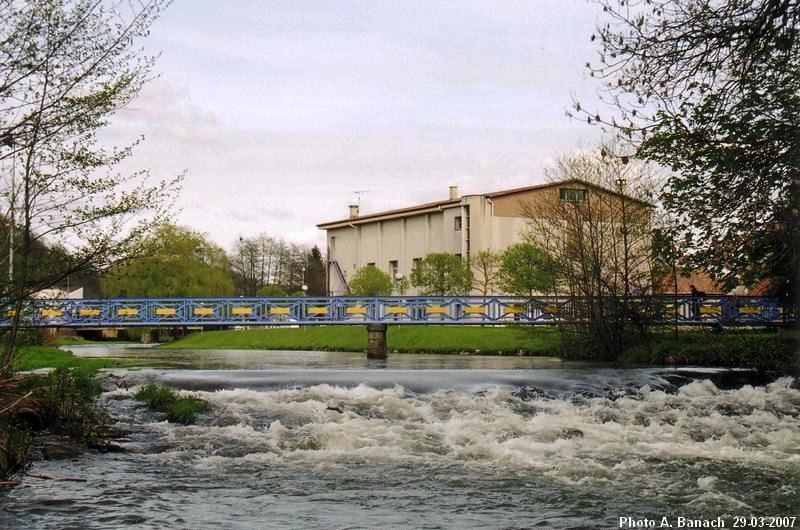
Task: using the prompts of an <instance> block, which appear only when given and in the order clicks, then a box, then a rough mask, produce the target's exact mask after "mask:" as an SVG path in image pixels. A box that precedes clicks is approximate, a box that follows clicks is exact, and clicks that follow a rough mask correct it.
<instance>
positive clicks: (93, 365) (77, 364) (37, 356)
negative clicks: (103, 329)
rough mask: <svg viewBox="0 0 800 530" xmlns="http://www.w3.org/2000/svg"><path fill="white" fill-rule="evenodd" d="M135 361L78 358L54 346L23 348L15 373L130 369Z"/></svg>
mask: <svg viewBox="0 0 800 530" xmlns="http://www.w3.org/2000/svg"><path fill="white" fill-rule="evenodd" d="M135 365H136V362H135V361H128V360H122V359H105V358H99V357H92V358H87V357H77V356H75V355H74V354H73V353H72V352H71V351H69V350H65V349H60V348H56V347H53V346H21V347H20V348H19V353H18V355H17V357H16V359H14V365H13V369H14V371H15V372H26V371H31V370H38V369H40V368H85V369H93V370H98V369H100V368H128V367H132V366H135Z"/></svg>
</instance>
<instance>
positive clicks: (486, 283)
mask: <svg viewBox="0 0 800 530" xmlns="http://www.w3.org/2000/svg"><path fill="white" fill-rule="evenodd" d="M470 265H471V266H472V270H473V271H474V272H473V277H474V279H475V283H476V284H477V289H478V290H479V291H480V292H481V294H482V295H483V296H487V295H490V294H492V293H494V292H495V287H496V285H497V280H498V278H499V273H500V256H499V255H498V254H497V253H496V252H492V251H491V250H481V251H480V252H477V253H476V254H473V255H472V256H470Z"/></svg>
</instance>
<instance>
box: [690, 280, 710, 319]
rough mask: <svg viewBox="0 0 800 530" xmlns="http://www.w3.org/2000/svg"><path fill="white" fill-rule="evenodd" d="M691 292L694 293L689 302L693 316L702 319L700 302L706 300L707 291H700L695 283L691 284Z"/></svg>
mask: <svg viewBox="0 0 800 530" xmlns="http://www.w3.org/2000/svg"><path fill="white" fill-rule="evenodd" d="M689 292H691V293H692V298H691V300H690V302H689V311H690V313H691V315H692V318H694V319H697V320H699V319H700V304H701V303H702V302H703V300H705V297H706V296H707V295H706V293H705V291H700V290H698V289H697V287H695V286H694V285H689Z"/></svg>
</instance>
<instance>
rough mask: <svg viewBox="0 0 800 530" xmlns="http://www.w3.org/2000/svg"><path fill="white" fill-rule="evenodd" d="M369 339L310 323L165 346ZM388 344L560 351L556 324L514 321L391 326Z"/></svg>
mask: <svg viewBox="0 0 800 530" xmlns="http://www.w3.org/2000/svg"><path fill="white" fill-rule="evenodd" d="M366 344H367V332H366V329H365V328H364V327H363V326H313V327H311V326H309V327H301V328H269V329H248V330H235V331H232V330H229V331H208V332H204V333H193V334H191V335H187V336H186V337H184V338H182V339H180V340H177V341H175V342H172V343H168V344H164V345H163V346H162V347H163V348H165V349H178V350H187V349H198V350H199V349H237V350H249V349H267V350H317V351H363V350H364V349H365V348H366ZM387 344H388V348H389V351H390V352H392V351H398V352H404V353H440V354H459V353H471V354H477V353H479V354H482V355H548V356H554V355H558V354H559V353H560V351H561V342H560V337H559V334H558V331H557V330H556V329H554V328H547V329H541V330H539V331H538V332H537V333H530V331H528V330H526V329H524V328H522V327H514V326H507V327H489V326H487V327H481V326H425V327H420V326H414V327H410V326H389V329H388V332H387Z"/></svg>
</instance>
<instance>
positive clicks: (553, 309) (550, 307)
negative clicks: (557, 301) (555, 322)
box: [542, 305, 558, 315]
mask: <svg viewBox="0 0 800 530" xmlns="http://www.w3.org/2000/svg"><path fill="white" fill-rule="evenodd" d="M542 313H550V314H551V315H552V314H553V313H558V306H557V305H548V306H544V309H543V310H542Z"/></svg>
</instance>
